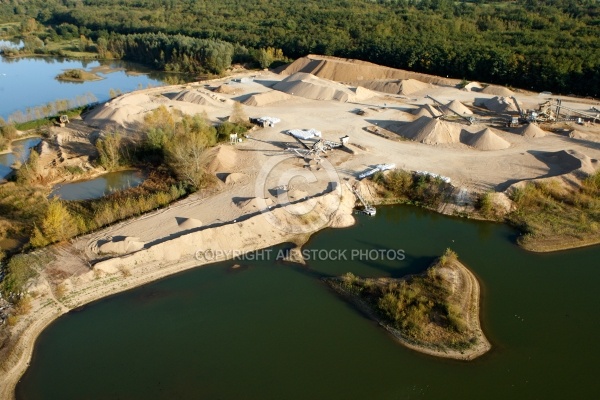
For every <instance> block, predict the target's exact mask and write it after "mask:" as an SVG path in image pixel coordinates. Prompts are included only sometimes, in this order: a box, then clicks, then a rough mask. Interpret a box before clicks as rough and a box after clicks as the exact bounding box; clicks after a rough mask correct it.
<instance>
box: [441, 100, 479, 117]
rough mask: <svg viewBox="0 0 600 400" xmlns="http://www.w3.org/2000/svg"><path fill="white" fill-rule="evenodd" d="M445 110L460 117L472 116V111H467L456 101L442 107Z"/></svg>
mask: <svg viewBox="0 0 600 400" xmlns="http://www.w3.org/2000/svg"><path fill="white" fill-rule="evenodd" d="M444 108H445V109H447V110H452V111H454V112H455V113H457V114H460V115H473V111H471V110H469V109H468V108H467V107H466V106H465V105H464V104H463V103H461V102H460V101H458V100H453V101H451V102H450V103H448V104H446V105H445V106H444Z"/></svg>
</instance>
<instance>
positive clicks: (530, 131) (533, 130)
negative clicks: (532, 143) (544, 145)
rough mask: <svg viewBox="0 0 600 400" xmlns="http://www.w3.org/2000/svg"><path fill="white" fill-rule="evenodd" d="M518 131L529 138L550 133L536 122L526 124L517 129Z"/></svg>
mask: <svg viewBox="0 0 600 400" xmlns="http://www.w3.org/2000/svg"><path fill="white" fill-rule="evenodd" d="M516 133H518V134H519V135H521V136H525V137H528V138H541V137H544V136H546V135H548V133H547V132H546V131H545V130H543V129H542V128H540V127H539V126H537V125H536V124H526V125H523V126H521V127H519V128H517V129H516Z"/></svg>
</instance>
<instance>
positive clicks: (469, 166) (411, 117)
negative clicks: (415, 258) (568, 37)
mask: <svg viewBox="0 0 600 400" xmlns="http://www.w3.org/2000/svg"><path fill="white" fill-rule="evenodd" d="M243 78H247V80H248V82H249V83H246V84H239V83H238V82H240V80H242V79H243ZM407 80H413V81H409V82H410V83H412V84H415V85H418V89H419V90H418V91H416V92H413V94H411V98H410V99H407V98H403V97H402V96H400V95H398V94H397V93H398V90H399V89H400V88H401V86H402V84H403V85H406V81H407ZM416 81H418V82H416ZM261 82H263V83H261ZM344 82H346V83H344ZM267 83H268V84H267ZM358 83H362V84H363V85H364V86H358V87H357V84H358ZM459 83H460V81H458V80H451V79H447V78H441V77H433V76H428V75H424V74H415V73H413V72H408V71H401V70H394V69H391V68H387V67H381V66H376V65H373V64H370V63H366V62H362V61H354V60H347V59H338V58H334V57H321V56H308V57H305V58H302V59H299V60H297V61H295V62H294V63H292V64H290V65H289V66H287V67H286V68H283V70H282V72H281V73H279V74H278V73H273V72H269V71H251V72H244V73H240V74H237V75H234V76H231V77H229V78H221V79H219V80H217V81H215V83H214V84H213V85H212V87H215V88H218V87H222V88H223V90H218V93H215V92H211V91H208V90H204V89H202V88H198V87H196V86H195V85H194V84H189V85H185V86H182V85H177V86H169V87H163V88H155V89H148V90H143V91H140V92H135V93H132V94H128V95H123V96H120V97H118V98H116V99H113V100H111V101H110V102H108V103H106V104H104V105H101V106H98V107H96V108H95V109H94V110H92V111H91V112H90V113H88V115H87V116H86V118H85V122H86V123H88V124H90V125H96V126H106V125H109V124H123V125H127V126H128V125H130V124H132V122H135V121H139V120H143V115H144V113H145V112H148V110H152V109H154V108H156V107H158V106H160V105H162V104H166V105H167V106H169V107H171V106H172V107H173V108H177V109H179V110H182V112H187V113H206V114H207V115H208V117H209V119H210V120H211V121H215V122H217V121H222V120H223V119H221V118H222V117H227V116H228V115H230V114H231V109H232V104H233V101H234V100H235V99H237V98H244V103H243V108H244V109H245V111H246V114H247V115H251V114H253V112H252V111H250V110H252V109H253V108H255V107H260V115H265V116H271V117H276V118H279V119H280V120H281V122H279V123H278V124H277V125H276V126H275V127H267V128H257V129H255V130H253V131H252V132H251V133H249V134H248V136H249V137H248V138H246V137H242V139H243V141H242V142H241V143H236V144H235V145H230V144H221V145H219V146H218V147H216V148H213V149H210V150H209V151H208V153H207V154H206V160H205V162H206V165H207V169H208V171H209V172H210V173H211V174H215V175H217V176H218V177H219V179H220V183H221V184H220V186H218V188H217V189H216V191H213V192H211V194H210V195H209V196H208V197H206V196H207V195H206V194H204V195H201V194H197V195H192V196H190V197H189V198H187V199H185V200H182V201H181V202H180V203H177V204H178V205H176V206H172V207H171V208H169V209H165V210H162V211H161V212H160V213H157V215H155V216H152V217H148V218H141V219H139V220H135V221H133V222H131V223H129V224H126V225H123V226H120V227H116V226H115V227H111V228H108V229H107V230H106V232H105V233H106V235H110V236H111V237H116V236H122V237H139V238H140V242H144V243H149V242H151V241H153V240H160V238H161V237H168V236H169V235H172V234H176V233H177V232H181V230H182V228H181V227H180V226H179V225H178V224H177V223H175V222H173V221H176V218H190V219H192V220H198V221H202V222H203V223H204V225H203V226H210V225H211V224H215V223H222V222H223V221H233V220H236V219H238V218H240V217H241V216H243V215H244V214H245V213H254V212H256V211H257V210H256V207H258V205H257V204H254V203H256V202H257V201H255V202H254V203H253V202H252V201H251V202H250V203H248V204H245V205H242V206H241V207H240V206H239V205H238V204H236V203H235V202H234V201H233V199H234V198H235V199H260V198H268V199H269V201H272V204H271V203H269V204H271V205H272V206H274V208H276V207H275V206H277V205H278V204H279V202H280V201H283V199H284V198H285V199H286V201H297V200H302V199H303V198H304V197H308V198H309V199H310V198H311V197H312V196H319V195H320V194H321V193H323V191H324V190H326V189H327V187H328V181H330V180H331V179H334V178H331V177H330V176H329V175H328V174H327V169H326V168H324V166H325V165H328V166H331V170H332V171H335V174H334V175H335V179H339V180H340V181H341V182H343V181H344V180H345V179H349V180H352V179H356V177H357V176H358V174H360V173H361V172H363V171H364V170H365V169H366V168H369V167H370V166H373V165H377V164H384V163H394V164H396V165H397V166H398V167H400V168H403V169H407V170H421V171H430V172H433V173H436V174H439V175H443V176H447V177H450V178H451V179H452V182H453V184H455V185H457V186H460V187H462V188H465V189H467V190H469V191H488V190H495V189H497V188H500V189H501V190H503V189H504V188H506V187H507V186H508V185H510V184H511V183H513V182H515V181H520V180H531V179H536V178H539V177H545V176H551V175H556V174H561V173H562V172H563V171H564V170H565V169H564V168H557V167H556V166H555V164H551V165H549V164H548V162H547V161H548V160H547V159H544V158H543V157H539V156H537V154H538V153H536V152H543V153H552V152H558V151H563V150H565V149H569V150H573V151H576V152H578V153H581V154H583V155H585V156H586V157H589V158H590V160H592V159H600V149H599V148H598V146H597V145H594V144H595V143H596V142H591V141H589V140H583V139H579V138H578V137H577V136H580V137H583V136H582V135H573V136H574V137H573V138H569V137H568V134H564V135H554V134H548V133H547V132H546V131H544V130H542V129H541V128H540V127H538V126H536V125H530V124H523V125H521V126H520V127H518V128H511V129H509V128H506V124H507V123H508V122H509V120H510V118H511V117H513V116H517V111H516V107H514V100H513V99H511V98H510V96H514V97H515V98H516V99H517V101H518V102H519V103H520V104H537V103H539V102H540V101H541V100H540V99H539V98H538V96H537V95H536V94H530V93H527V92H512V91H510V90H509V89H506V90H501V89H499V88H498V87H490V86H487V87H485V89H487V90H485V89H482V92H478V91H476V90H477V85H475V84H474V85H472V89H473V91H465V90H462V89H460V88H459V87H458V84H459ZM209 84H210V82H209ZM230 84H231V86H232V87H235V90H236V93H235V94H234V93H230V92H229V90H227V89H225V88H227V87H228V86H229V85H230ZM482 86H483V85H482ZM386 87H388V88H392V89H389V90H391V91H392V92H395V94H394V93H386V92H385V90H388V89H385V88H386ZM484 90H485V92H484ZM509 91H510V92H509ZM427 95H431V96H432V97H434V98H435V99H436V100H438V101H439V102H441V103H443V104H444V105H443V106H439V105H433V104H432V101H431V99H429V98H427V97H426V96H427ZM222 100H224V101H222ZM476 101H484V102H486V103H488V105H489V108H488V109H481V108H478V107H470V105H471V104H473V103H476ZM577 101H578V100H577V99H575V98H572V99H569V102H570V103H572V104H573V105H577V104H579V103H578V102H577ZM165 102H166V103H165ZM589 107H590V104H587V103H586V104H584V105H582V106H581V109H588V108H589ZM357 109H360V110H366V111H367V112H366V113H357V112H356V110H357ZM450 110H452V111H454V112H452V111H450ZM494 110H497V111H494ZM455 113H457V114H459V115H461V116H462V115H464V116H472V117H474V118H475V120H476V125H471V124H470V123H469V122H468V121H467V120H465V119H461V118H459V117H458V116H457V115H456V114H455ZM308 128H315V129H318V130H319V131H321V132H322V135H323V137H322V138H323V139H324V140H327V141H332V142H338V141H339V140H340V138H341V137H343V136H346V135H347V136H348V137H349V139H350V144H349V145H348V146H347V148H346V149H343V148H342V149H341V150H332V151H329V152H327V153H326V154H324V156H323V160H322V162H321V164H318V163H316V162H314V161H310V162H309V161H307V160H306V159H304V158H302V157H299V156H298V155H296V154H294V153H293V152H291V151H290V150H287V149H290V148H295V149H299V150H302V149H303V148H304V147H302V145H301V144H300V143H299V142H297V141H296V140H294V138H292V137H291V136H288V135H282V133H281V132H283V131H287V130H289V129H308ZM560 128H561V129H569V131H571V130H575V129H578V130H581V129H583V128H582V127H578V126H577V125H575V124H572V125H569V124H564V123H562V124H560ZM386 129H389V130H391V131H393V132H390V131H387V130H386ZM544 129H548V130H550V129H552V126H546V125H545V126H544ZM381 132H389V134H386V135H383V134H381ZM585 133H586V135H590V136H594V135H598V136H600V129H599V127H597V126H595V125H590V126H587V127H585ZM312 144H313V142H310V143H307V145H308V146H312ZM281 160H284V161H281ZM588 164H589V166H591V167H594V166H595V165H596V164H594V163H593V162H591V161H590V163H588ZM265 170H268V171H273V172H270V173H269V174H266V175H265ZM290 171H293V174H295V175H294V176H295V178H294V179H295V180H296V181H297V182H303V183H301V184H296V183H297V182H296V181H295V182H296V183H292V182H282V181H281V179H280V176H279V175H278V174H280V175H281V176H284V175H285V174H286V173H290ZM297 171H298V172H297ZM299 171H302V172H299ZM265 176H266V177H265ZM260 179H264V182H261V181H260ZM281 185H290V187H295V188H296V189H298V190H300V192H294V191H290V192H289V193H287V191H286V196H279V195H278V193H279V192H278V191H277V190H274V189H275V188H276V187H279V186H281ZM342 186H343V185H342ZM305 193H306V194H305ZM280 197H281V198H280ZM269 201H268V202H269ZM261 203H262V201H261ZM340 218H341V219H342V220H345V219H347V218H345V217H340ZM347 222H348V221H345V223H347ZM198 229H203V228H198Z"/></svg>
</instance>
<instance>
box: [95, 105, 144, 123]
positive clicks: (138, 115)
mask: <svg viewBox="0 0 600 400" xmlns="http://www.w3.org/2000/svg"><path fill="white" fill-rule="evenodd" d="M145 111H146V109H145V108H144V107H142V106H139V105H133V104H131V105H121V104H118V103H115V102H112V101H111V102H108V103H104V104H103V105H101V106H97V107H95V108H94V109H93V110H91V111H90V112H88V113H86V115H85V116H84V120H85V122H86V123H87V124H88V125H90V126H93V127H97V128H100V129H106V128H108V127H109V126H114V125H117V126H125V125H126V124H130V123H132V122H141V120H142V114H143V113H144V112H145Z"/></svg>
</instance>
